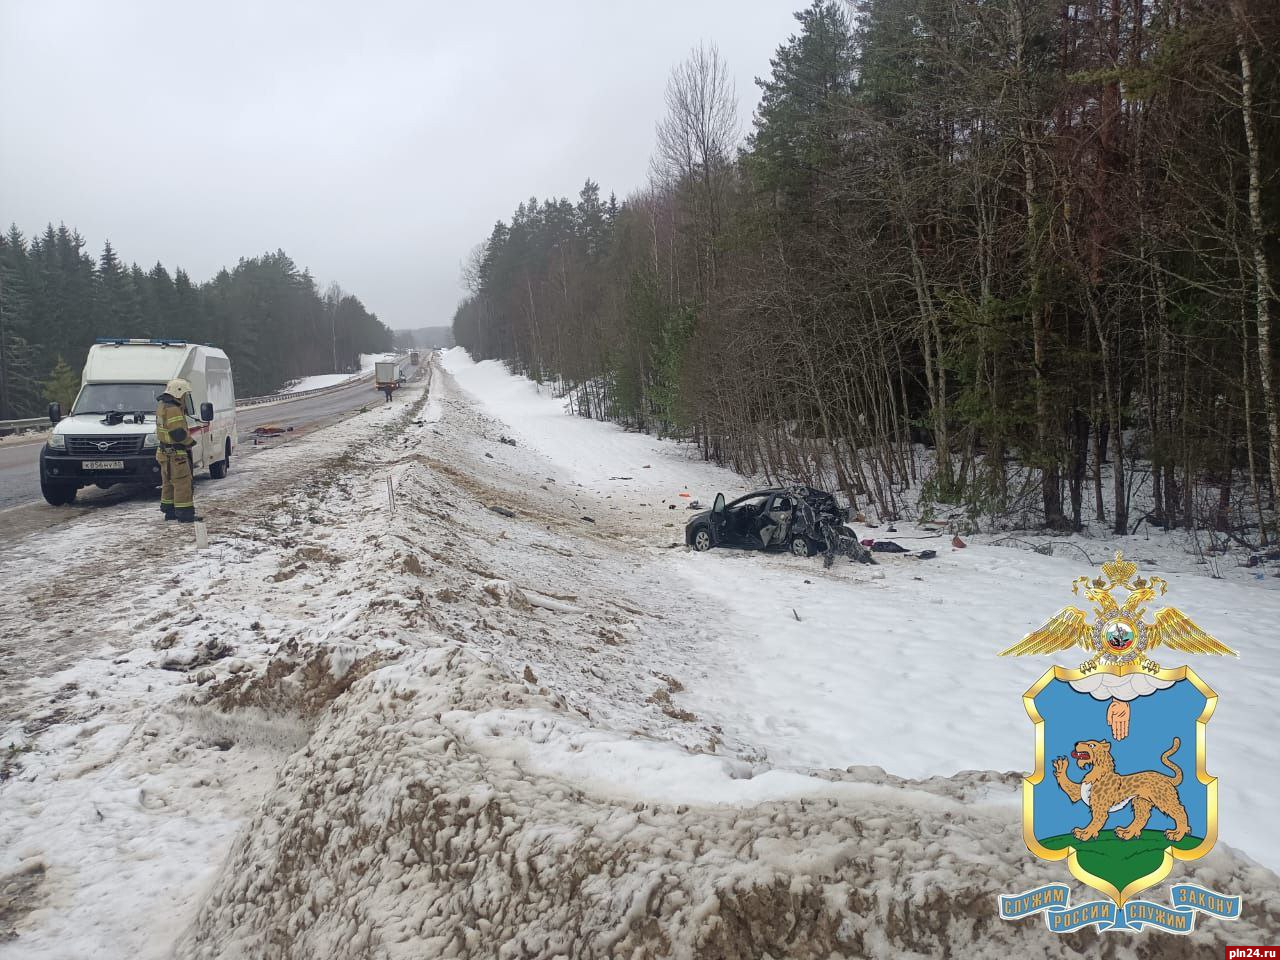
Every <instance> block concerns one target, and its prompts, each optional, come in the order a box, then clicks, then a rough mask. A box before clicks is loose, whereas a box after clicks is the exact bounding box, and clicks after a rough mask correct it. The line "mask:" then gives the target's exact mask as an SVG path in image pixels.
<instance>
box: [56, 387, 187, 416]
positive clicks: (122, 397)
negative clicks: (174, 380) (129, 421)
mask: <svg viewBox="0 0 1280 960" xmlns="http://www.w3.org/2000/svg"><path fill="white" fill-rule="evenodd" d="M162 393H164V384H163V383H86V384H85V385H84V387H83V388H82V389H81V391H80V396H78V397H76V403H75V406H74V407H73V408H72V409H71V412H72V414H77V413H112V412H115V413H155V409H156V397H158V396H159V395H160V394H162Z"/></svg>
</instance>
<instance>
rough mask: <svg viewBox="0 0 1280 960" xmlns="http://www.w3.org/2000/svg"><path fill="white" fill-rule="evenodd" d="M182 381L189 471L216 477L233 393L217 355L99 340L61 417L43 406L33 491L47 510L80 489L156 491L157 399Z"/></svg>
mask: <svg viewBox="0 0 1280 960" xmlns="http://www.w3.org/2000/svg"><path fill="white" fill-rule="evenodd" d="M175 377H181V378H182V379H183V380H186V381H187V382H188V383H190V384H191V393H190V395H189V396H188V397H187V419H188V422H189V423H190V424H191V434H192V436H193V437H194V438H195V441H196V445H195V446H194V447H193V448H192V450H191V457H192V461H193V464H194V467H195V469H197V470H198V469H204V468H207V469H208V470H209V475H210V476H212V477H213V478H214V479H220V478H222V477H225V476H226V475H227V469H228V468H229V467H230V466H231V454H232V452H233V451H234V450H235V448H236V443H237V439H236V391H235V385H234V384H233V382H232V380H231V361H229V360H228V359H227V355H226V354H225V353H223V352H222V351H221V350H217V349H215V348H213V347H205V346H201V345H200V344H198V343H187V342H186V341H185V340H115V339H100V340H98V342H97V343H96V344H94V345H93V346H92V347H90V348H89V357H88V359H87V360H85V364H84V374H83V375H82V377H81V386H80V392H79V394H77V395H76V399H75V403H74V404H72V407H71V410H70V411H69V412H67V413H66V414H65V415H64V412H63V411H62V409H61V408H60V406H59V404H56V403H51V404H50V405H49V419H50V420H52V421H53V432H52V433H50V434H49V439H48V441H47V442H46V443H45V446H44V449H43V450H41V451H40V492H41V493H43V494H44V498H45V499H46V500H47V501H49V503H51V504H53V505H54V506H62V505H64V504H68V503H71V502H72V501H73V500H75V498H76V491H77V490H79V489H80V488H81V487H87V486H89V485H90V484H96V485H97V486H99V487H102V488H104V489H105V488H106V487H111V486H114V485H116V484H118V483H129V484H141V485H149V486H157V485H159V483H160V465H159V464H158V463H157V462H156V398H157V397H158V396H159V395H160V394H162V393H164V388H165V384H167V383H168V382H169V381H170V380H172V379H174V378H175Z"/></svg>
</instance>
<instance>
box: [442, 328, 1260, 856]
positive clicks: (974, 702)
mask: <svg viewBox="0 0 1280 960" xmlns="http://www.w3.org/2000/svg"><path fill="white" fill-rule="evenodd" d="M444 363H445V365H446V366H447V368H448V369H449V370H450V371H451V373H452V375H453V376H454V378H455V379H456V380H457V382H458V384H459V385H460V386H461V387H462V388H463V389H465V390H466V391H467V392H468V393H470V394H472V395H474V396H475V397H476V399H477V402H478V403H480V404H481V405H482V406H483V408H484V410H485V411H486V413H487V414H489V415H490V416H492V417H495V418H498V419H499V420H501V421H502V423H503V424H505V425H506V426H505V427H504V428H503V429H505V430H507V431H508V432H511V433H513V434H514V435H516V436H518V437H520V438H521V440H522V442H524V443H527V444H529V445H530V446H532V447H533V448H534V449H535V450H536V451H537V452H538V453H539V454H541V455H542V456H544V457H546V458H547V460H548V461H549V463H548V465H547V469H548V470H552V471H558V472H560V473H563V474H569V475H571V476H574V477H577V478H578V479H579V480H580V481H581V482H582V483H583V484H584V485H586V486H589V487H590V488H591V489H592V490H595V491H599V493H600V494H602V495H607V494H608V493H613V494H617V495H621V494H622V493H623V492H624V491H625V490H627V489H629V490H631V493H630V494H629V499H632V500H637V501H638V500H639V499H640V498H642V497H644V498H648V499H649V500H650V502H654V498H656V497H657V496H658V495H659V494H660V493H661V492H662V490H663V489H664V488H665V489H668V490H669V489H673V488H678V487H679V486H680V485H681V484H682V483H689V484H692V486H693V487H694V489H696V490H697V491H698V493H699V495H700V496H703V498H704V501H705V500H707V499H708V498H707V496H706V491H715V490H717V489H721V490H725V491H732V490H739V491H745V490H746V489H747V482H746V481H744V480H743V478H741V477H738V476H736V475H734V474H732V473H731V472H730V471H727V470H722V469H720V468H717V467H713V466H710V465H707V464H701V463H690V462H689V461H688V460H687V459H686V451H685V450H684V449H683V448H681V447H680V446H679V445H677V444H674V443H671V442H664V441H659V440H656V439H654V438H652V437H647V436H644V435H640V434H633V433H627V432H625V431H622V430H621V429H619V428H617V427H615V426H613V425H610V424H601V423H597V422H594V421H590V420H586V419H583V418H579V417H572V416H568V415H567V414H566V412H565V410H564V405H563V403H562V402H561V401H559V400H556V399H555V398H553V397H551V396H550V395H549V394H548V393H547V391H546V390H545V389H544V388H539V386H538V385H537V384H535V383H532V382H531V381H529V380H528V379H526V378H524V377H517V376H513V375H512V374H511V373H510V372H509V371H507V369H506V368H505V367H504V366H503V365H502V364H500V363H498V362H496V361H486V362H483V363H473V362H472V361H471V360H470V358H469V357H468V356H467V354H466V353H465V352H464V351H463V350H461V349H460V348H455V349H453V350H450V351H446V352H445V354H444ZM496 455H497V454H495V456H496ZM508 463H509V465H510V466H511V468H513V469H516V468H518V467H517V465H516V464H515V463H511V462H510V461H508ZM638 463H644V464H649V465H650V468H649V469H645V470H642V471H637V470H636V465H637V464H638ZM620 475H626V476H630V477H634V478H635V480H633V481H628V482H625V483H624V482H618V481H612V482H611V481H610V480H609V479H608V478H609V477H611V476H614V477H617V476H620ZM617 499H618V497H617V496H615V497H614V501H615V502H616V500H617ZM624 513H625V514H627V515H629V514H630V513H636V514H640V515H642V517H645V520H646V522H647V524H648V529H647V530H646V531H645V534H644V535H645V536H646V537H647V539H648V540H649V541H650V542H651V543H654V544H655V545H656V544H665V543H667V542H670V541H672V540H674V541H676V542H679V543H683V536H682V531H681V530H680V528H681V527H682V526H683V524H684V521H685V519H686V518H687V514H686V512H685V511H677V512H675V513H674V514H672V516H673V517H675V518H676V521H675V522H676V524H677V526H676V527H675V528H674V529H673V530H672V531H667V530H664V529H662V528H661V527H660V525H659V518H662V511H661V510H659V511H658V512H657V513H656V514H654V513H653V512H652V511H651V512H650V513H649V514H648V515H645V513H644V511H643V510H641V509H638V508H637V504H636V503H634V502H633V503H629V504H628V507H627V510H626V511H624ZM663 519H670V518H669V517H668V518H663ZM630 526H631V528H632V529H634V528H636V527H638V526H640V525H639V524H635V523H632V524H631V525H630ZM862 532H863V534H864V535H868V536H873V537H879V538H882V539H889V540H896V541H898V542H900V543H901V544H902V545H904V546H905V547H907V548H910V549H913V550H921V549H925V548H931V549H934V550H937V551H938V553H939V556H938V557H937V559H934V560H931V561H920V560H917V559H915V558H914V557H912V556H910V555H898V556H894V555H890V554H878V555H877V556H878V557H879V559H880V564H879V565H878V566H874V567H864V566H850V565H847V564H843V563H842V564H841V565H840V566H837V567H836V568H833V569H832V570H830V571H827V570H824V569H823V568H822V566H821V561H820V560H818V559H816V558H815V559H811V560H808V561H802V560H796V559H795V558H793V557H790V556H785V555H784V556H777V555H772V556H771V555H763V554H759V553H743V552H738V551H726V550H716V551H711V552H709V553H705V554H698V553H691V552H686V551H683V550H681V551H678V552H672V551H664V552H662V553H661V554H658V559H657V560H656V561H654V564H655V566H657V567H658V569H659V570H664V571H665V572H666V573H668V574H669V575H670V576H671V578H672V579H673V580H674V581H675V582H676V583H678V584H680V585H682V588H683V591H684V592H685V593H687V594H688V595H689V596H690V597H692V598H696V599H695V602H693V603H692V604H690V605H691V606H692V607H694V608H695V609H697V610H701V611H702V613H701V614H694V616H697V617H698V618H699V620H700V621H701V622H703V623H707V624H710V623H712V622H714V623H715V627H714V629H712V628H710V627H707V628H704V629H703V630H701V632H700V635H699V638H698V646H699V650H698V655H697V656H689V657H687V658H681V657H680V656H679V655H677V660H676V662H677V663H679V668H678V672H681V676H682V679H683V681H684V684H685V686H686V687H687V688H688V689H687V691H686V692H685V693H684V694H683V695H682V697H681V703H682V706H683V707H684V708H686V709H688V710H689V711H691V712H693V713H694V714H696V715H698V716H700V717H704V718H709V719H711V720H712V721H713V722H715V723H716V724H717V725H718V726H719V727H721V728H722V729H724V730H726V731H733V732H734V734H735V735H736V736H737V737H738V738H739V739H740V741H741V742H744V743H749V744H752V745H753V746H754V747H755V748H756V749H757V750H758V751H759V754H760V759H762V760H767V762H768V763H769V764H770V765H772V766H775V767H781V768H790V769H798V770H802V771H807V770H810V769H825V768H829V767H834V768H840V769H842V768H845V767H847V766H849V765H852V764H869V765H874V766H879V767H883V768H884V769H885V770H888V771H889V772H891V773H893V774H895V775H898V776H901V777H907V778H921V777H928V776H933V775H944V776H945V775H951V774H955V773H958V772H960V771H962V770H973V769H979V770H1020V769H1027V768H1028V767H1029V765H1030V763H1031V759H1032V756H1033V753H1032V750H1033V745H1034V740H1033V734H1032V727H1031V724H1030V722H1029V720H1028V719H1027V716H1026V712H1025V710H1024V709H1023V706H1022V701H1021V693H1022V691H1024V690H1026V689H1027V688H1028V687H1030V686H1031V684H1032V683H1033V682H1035V680H1037V679H1038V678H1039V677H1040V676H1041V675H1042V674H1043V673H1044V671H1045V670H1047V669H1048V668H1049V666H1050V665H1051V664H1052V663H1053V662H1054V658H1050V657H1026V658H1016V659H1013V658H1009V659H1005V658H999V657H997V656H996V652H997V651H999V650H1001V649H1003V648H1005V647H1007V646H1009V645H1010V644H1011V643H1013V642H1014V641H1016V640H1017V639H1019V638H1020V637H1022V636H1023V635H1024V634H1025V633H1027V632H1028V631H1030V630H1032V629H1035V628H1036V627H1038V626H1040V625H1041V624H1043V623H1044V622H1045V621H1047V620H1048V619H1049V617H1051V616H1052V615H1053V614H1054V613H1056V612H1057V611H1058V610H1060V609H1061V608H1062V607H1063V606H1065V605H1067V604H1068V603H1074V602H1077V598H1076V597H1074V595H1073V594H1071V592H1070V585H1071V581H1072V579H1074V578H1075V577H1077V576H1080V575H1082V574H1085V573H1092V572H1095V571H1094V570H1091V569H1090V567H1089V565H1088V564H1087V563H1086V562H1085V560H1084V558H1083V557H1081V556H1080V555H1079V554H1078V553H1076V552H1074V551H1072V552H1069V553H1068V552H1060V553H1061V555H1059V556H1041V555H1039V554H1036V553H1032V552H1029V551H1028V552H1023V551H1020V550H1013V549H1007V548H1002V547H997V546H990V545H986V544H984V543H983V542H982V539H983V538H982V537H970V538H969V545H968V547H967V548H966V549H963V550H957V549H953V548H952V547H951V545H950V539H951V537H950V534H945V535H942V534H938V533H937V532H935V531H931V530H927V529H923V528H920V527H917V526H914V525H912V524H908V523H899V524H898V525H897V530H895V531H893V532H888V531H882V530H880V529H876V530H871V529H869V528H864V529H863V531H862ZM1085 545H1086V547H1087V549H1088V550H1089V551H1090V552H1092V553H1093V554H1095V555H1096V557H1097V559H1098V560H1099V562H1100V561H1101V560H1102V559H1103V558H1106V557H1109V556H1110V551H1111V550H1113V549H1124V550H1125V551H1126V555H1127V556H1129V557H1130V558H1131V559H1134V560H1136V561H1137V562H1138V563H1139V564H1140V568H1141V571H1142V573H1144V574H1146V575H1150V574H1152V573H1156V574H1159V575H1161V576H1164V577H1166V578H1167V579H1168V580H1169V584H1170V585H1169V595H1168V599H1167V602H1169V603H1172V604H1174V605H1176V606H1178V607H1179V608H1180V609H1182V610H1183V611H1184V612H1186V613H1188V614H1189V615H1190V616H1191V617H1192V618H1193V619H1195V620H1196V621H1197V622H1198V623H1200V624H1201V626H1203V627H1204V628H1205V629H1206V630H1208V631H1209V632H1210V633H1211V634H1213V635H1214V636H1216V637H1218V638H1220V639H1221V640H1223V641H1224V642H1225V643H1226V644H1227V645H1228V646H1230V647H1232V648H1233V649H1235V650H1238V651H1240V653H1241V657H1240V659H1238V660H1237V659H1234V658H1217V657H1214V658H1208V657H1194V658H1191V664H1192V666H1193V668H1194V669H1196V670H1197V671H1198V672H1199V673H1200V675H1201V676H1202V677H1203V678H1204V679H1206V681H1207V682H1208V683H1209V685H1210V686H1211V687H1213V688H1214V689H1215V690H1216V691H1217V692H1218V693H1219V694H1220V696H1221V699H1220V700H1219V704H1218V708H1217V711H1216V712H1215V714H1214V718H1213V722H1212V723H1211V724H1210V725H1209V729H1208V744H1209V764H1208V766H1209V772H1210V773H1211V774H1213V775H1216V776H1218V777H1220V781H1219V791H1220V793H1219V796H1220V811H1221V820H1220V823H1221V828H1220V837H1221V838H1222V839H1223V840H1224V841H1226V842H1227V843H1231V844H1233V845H1235V846H1237V847H1239V848H1240V849H1242V850H1244V851H1246V852H1248V853H1249V854H1250V855H1252V856H1254V857H1257V858H1258V859H1259V860H1260V861H1261V862H1263V863H1265V864H1267V865H1268V866H1270V867H1271V868H1273V869H1280V832H1277V831H1274V830H1265V831H1264V830H1259V829H1258V828H1257V824H1259V823H1265V822H1271V821H1272V820H1274V819H1275V818H1276V817H1277V816H1278V815H1280V806H1278V805H1277V800H1276V798H1277V797H1280V712H1277V711H1276V710H1275V709H1274V708H1273V706H1272V696H1273V694H1272V692H1271V690H1270V686H1271V683H1272V682H1273V678H1274V677H1275V676H1278V675H1280V647H1277V645H1276V644H1275V643H1274V642H1273V640H1274V638H1275V634H1276V628H1275V624H1277V623H1280V591H1274V590H1269V589H1260V588H1259V586H1258V585H1257V584H1255V583H1253V582H1252V581H1251V580H1250V581H1239V582H1228V581H1222V580H1213V579H1210V578H1207V577H1205V576H1203V575H1200V574H1198V573H1195V572H1193V571H1195V570H1197V567H1196V565H1195V564H1194V559H1193V558H1191V557H1189V556H1188V555H1186V554H1185V552H1184V551H1182V550H1181V549H1180V548H1179V547H1178V546H1177V545H1176V544H1175V542H1174V541H1172V540H1170V539H1167V538H1165V539H1155V540H1149V539H1147V538H1146V537H1144V536H1138V537H1132V538H1114V539H1112V540H1109V541H1106V542H1104V543H1101V544H1094V543H1089V542H1087V541H1086V544H1085ZM680 659H684V663H680ZM1058 659H1059V661H1060V662H1071V660H1070V656H1068V657H1066V658H1065V659H1064V658H1058ZM1078 659H1083V656H1081V657H1079V658H1077V660H1078ZM1158 659H1168V658H1167V657H1165V658H1158ZM1179 662H1183V661H1182V660H1179ZM673 669H677V668H673ZM623 768H625V764H624V765H621V767H620V769H623Z"/></svg>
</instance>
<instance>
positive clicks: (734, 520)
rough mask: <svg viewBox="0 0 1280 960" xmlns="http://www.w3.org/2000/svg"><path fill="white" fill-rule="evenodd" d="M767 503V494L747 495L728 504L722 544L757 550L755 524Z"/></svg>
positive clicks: (758, 540) (757, 539)
mask: <svg viewBox="0 0 1280 960" xmlns="http://www.w3.org/2000/svg"><path fill="white" fill-rule="evenodd" d="M768 501H769V495H768V494H764V493H749V494H747V495H746V496H745V497H739V498H738V499H737V500H734V501H733V502H732V503H730V504H729V505H728V506H727V507H726V508H725V521H724V538H725V539H724V542H725V543H726V544H728V545H730V546H734V547H756V548H759V546H760V537H759V535H758V534H757V533H756V530H757V526H756V523H757V520H758V519H759V517H760V511H761V510H763V509H764V507H765V504H767V503H768Z"/></svg>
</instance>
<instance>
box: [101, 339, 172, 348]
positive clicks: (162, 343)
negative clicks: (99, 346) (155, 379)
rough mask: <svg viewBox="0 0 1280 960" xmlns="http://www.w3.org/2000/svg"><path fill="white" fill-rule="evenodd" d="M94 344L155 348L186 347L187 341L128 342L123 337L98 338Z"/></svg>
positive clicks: (134, 340)
mask: <svg viewBox="0 0 1280 960" xmlns="http://www.w3.org/2000/svg"><path fill="white" fill-rule="evenodd" d="M94 342H95V343H108V344H114V345H115V346H117V347H122V346H124V345H125V344H126V343H146V344H154V345H155V346H158V347H185V346H187V341H185V340H139V339H132V340H130V339H126V338H125V337H98V339H97V340H95V341H94Z"/></svg>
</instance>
